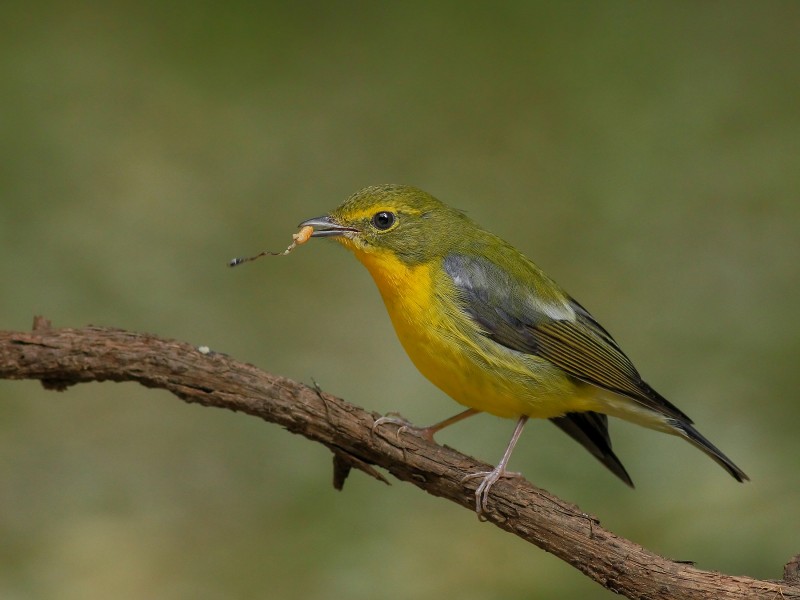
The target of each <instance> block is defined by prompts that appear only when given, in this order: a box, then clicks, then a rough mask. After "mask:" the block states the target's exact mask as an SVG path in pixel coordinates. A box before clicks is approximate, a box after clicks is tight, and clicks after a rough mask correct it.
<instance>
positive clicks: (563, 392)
mask: <svg viewBox="0 0 800 600" xmlns="http://www.w3.org/2000/svg"><path fill="white" fill-rule="evenodd" d="M300 227H304V228H306V229H304V230H303V231H309V230H308V229H307V228H308V227H311V228H313V232H312V233H311V237H312V238H331V239H332V240H335V241H337V242H338V243H339V244H341V245H342V246H344V247H345V248H347V249H348V250H350V251H351V252H352V253H353V254H354V255H355V257H356V258H357V259H358V260H359V261H360V262H361V263H362V264H363V265H364V266H365V267H366V268H367V270H368V271H369V273H370V275H371V276H372V278H373V280H374V282H375V284H376V285H377V287H378V290H379V292H380V295H381V297H382V299H383V302H384V304H385V306H386V310H387V312H388V314H389V318H390V319H391V322H392V324H393V326H394V329H395V332H396V333H397V337H398V338H399V340H400V343H401V345H402V346H403V348H404V350H405V352H406V353H407V354H408V356H409V358H410V359H411V361H412V362H413V364H414V365H415V366H416V368H417V369H418V370H419V371H420V373H422V375H424V376H425V377H426V378H427V379H428V380H430V381H431V382H432V383H433V384H434V385H435V386H437V387H438V388H439V389H441V390H442V391H443V392H444V393H445V394H447V395H448V396H450V397H451V398H452V399H453V400H455V401H456V402H457V403H459V404H461V405H463V406H464V407H466V410H463V411H462V412H460V413H458V414H457V415H455V416H453V417H451V418H449V419H445V420H444V421H441V422H439V423H436V424H435V425H431V426H428V427H412V426H411V425H410V424H409V423H407V422H405V421H404V420H402V419H396V418H394V417H383V418H381V419H378V420H377V421H376V423H375V426H376V427H377V426H380V425H384V424H386V423H398V424H401V425H402V426H403V428H404V429H408V428H412V429H414V430H416V431H417V432H418V433H419V434H421V435H423V436H424V437H426V438H428V439H430V440H433V435H434V434H435V433H437V432H438V431H440V430H441V429H443V428H444V427H447V426H449V425H452V424H454V423H456V422H459V421H461V420H463V419H465V418H467V417H471V416H474V415H476V414H479V413H489V414H492V415H495V416H497V417H502V418H507V419H516V426H515V428H514V432H513V435H512V437H511V440H510V441H509V443H508V446H507V448H506V450H505V452H504V454H503V456H502V458H501V459H500V461H499V462H498V463H497V466H496V467H495V468H494V469H492V470H491V471H480V472H477V473H474V474H470V475H468V476H467V477H465V478H464V479H465V481H466V480H467V479H470V478H479V479H480V480H481V481H480V483H479V485H478V486H477V488H476V490H475V510H476V512H477V513H478V516H479V517H482V516H485V515H486V514H488V512H489V510H490V509H489V498H490V491H491V489H492V487H493V486H494V485H495V483H496V482H498V481H499V480H501V479H502V478H505V477H512V476H516V475H518V474H517V473H511V472H509V471H508V470H507V467H508V463H509V460H510V458H511V454H512V452H513V450H514V446H515V445H516V443H517V440H518V439H519V437H520V435H521V433H522V430H523V427H524V426H525V424H526V422H527V421H528V419H531V418H538V419H548V420H550V421H551V422H552V423H554V424H555V425H556V426H557V427H558V428H560V429H561V430H562V431H563V432H565V433H566V434H567V435H569V436H570V437H571V438H573V439H574V440H575V441H577V442H578V443H580V444H581V445H582V446H583V447H584V448H586V449H587V450H588V451H589V452H590V453H591V454H592V455H593V456H594V457H595V458H596V459H597V460H599V461H600V463H602V464H603V465H604V466H605V467H607V468H608V469H609V470H610V471H611V472H612V473H613V474H614V475H616V476H617V477H618V478H619V479H621V480H622V481H623V482H624V483H625V484H627V485H628V486H630V487H633V482H632V480H631V478H630V476H629V475H628V473H627V471H626V470H625V467H624V466H623V465H622V462H621V461H620V460H619V458H618V457H617V456H616V454H615V453H614V451H613V449H612V444H611V438H610V435H609V429H608V417H609V416H611V417H615V418H619V419H623V420H625V421H629V422H632V423H636V424H637V425H641V426H644V427H647V428H649V429H653V430H656V431H661V432H664V433H668V434H672V435H675V436H677V437H680V438H683V439H684V440H686V441H688V442H689V443H690V444H692V445H693V446H695V447H696V448H698V449H700V450H701V451H703V452H704V453H705V454H707V455H708V456H709V457H711V458H712V459H713V460H714V461H716V462H717V464H719V465H720V466H721V467H722V468H723V469H725V470H726V471H727V472H728V473H729V474H730V475H731V476H732V477H733V478H734V479H736V480H737V481H739V482H744V481H747V480H749V478H748V476H747V475H746V474H745V473H744V472H743V471H742V470H741V469H740V468H739V467H737V466H736V465H735V464H734V463H733V461H731V460H730V459H729V458H728V457H727V456H726V455H725V454H723V453H722V451H720V450H719V449H718V448H717V447H716V446H714V445H713V444H712V443H711V442H710V441H708V440H707V439H706V438H705V437H704V436H703V435H702V434H700V432H699V431H697V429H696V428H695V427H694V425H693V422H692V420H691V419H690V418H689V417H688V416H687V415H686V414H685V413H684V412H682V411H681V410H680V409H679V408H677V407H676V406H675V405H674V404H672V403H671V402H669V401H668V400H667V399H666V398H664V397H663V396H662V395H661V394H659V393H658V392H656V391H655V390H654V389H653V388H652V387H651V386H650V385H649V384H647V383H646V382H645V381H644V380H643V379H642V377H641V375H640V374H639V371H637V369H636V367H634V365H633V363H632V362H631V360H630V359H629V358H628V356H627V355H626V354H625V353H624V352H623V351H622V349H621V348H620V346H619V345H618V344H617V342H616V341H615V340H614V338H613V337H612V336H611V334H610V333H609V332H608V330H606V329H605V328H604V327H603V326H602V325H601V324H600V323H599V322H598V321H597V320H596V319H595V318H594V317H593V316H592V315H591V313H590V312H589V311H588V310H587V309H586V308H584V307H583V305H581V304H579V303H578V302H577V301H576V300H575V299H574V298H572V297H571V296H570V295H569V294H568V293H567V292H565V291H564V290H563V289H562V288H561V287H560V286H559V285H558V284H557V283H556V282H555V281H553V280H552V279H551V278H550V277H549V276H548V275H546V274H545V273H544V272H543V271H542V270H541V269H540V268H539V267H538V266H536V264H534V263H533V262H532V261H531V260H530V259H528V258H527V257H526V256H525V255H523V254H522V253H521V252H520V251H519V250H517V249H516V248H514V247H513V246H512V245H511V244H509V243H508V242H506V241H504V240H503V239H501V238H500V237H498V236H496V235H494V234H493V233H490V232H489V231H487V230H485V229H483V228H482V227H480V226H479V225H478V224H477V223H475V222H474V221H473V220H472V219H470V218H469V217H468V216H467V215H466V214H465V213H464V212H463V211H460V210H457V209H454V208H451V207H450V206H448V205H447V204H445V203H443V202H441V201H439V200H438V199H436V198H434V197H433V196H432V195H430V194H428V193H426V192H424V191H422V190H421V189H418V188H416V187H413V186H409V185H396V184H390V185H378V186H371V187H367V188H364V189H362V190H360V191H358V192H356V193H355V194H353V195H352V196H350V197H349V198H347V199H346V200H345V201H344V202H343V203H342V204H341V205H340V206H339V207H338V208H336V209H334V210H333V211H332V212H330V213H329V214H327V215H324V216H321V217H315V218H312V219H308V220H306V221H304V222H302V223H301V224H300Z"/></svg>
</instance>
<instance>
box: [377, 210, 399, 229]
mask: <svg viewBox="0 0 800 600" xmlns="http://www.w3.org/2000/svg"><path fill="white" fill-rule="evenodd" d="M372 224H373V225H375V227H377V228H378V229H389V227H391V226H392V224H394V213H390V212H387V211H385V210H382V211H381V212H379V213H375V216H373V217H372Z"/></svg>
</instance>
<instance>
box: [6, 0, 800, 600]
mask: <svg viewBox="0 0 800 600" xmlns="http://www.w3.org/2000/svg"><path fill="white" fill-rule="evenodd" d="M0 12H1V13H2V15H0V16H1V17H2V18H0V49H1V50H2V51H1V52H0V109H1V110H0V194H1V196H0V250H1V252H2V258H0V279H1V280H2V294H0V316H1V317H2V320H1V321H0V328H3V329H18V330H24V329H29V328H30V326H31V321H32V317H33V315H34V314H42V315H45V316H47V317H48V318H50V319H51V320H52V321H53V324H54V325H55V326H82V325H85V324H89V323H92V324H97V325H108V326H116V327H124V328H129V329H133V330H137V331H146V332H152V333H156V334H158V335H161V336H165V337H174V338H178V339H181V340H186V341H189V342H191V343H194V344H197V345H208V346H210V347H211V348H213V349H214V350H217V351H220V352H226V353H228V354H230V355H232V356H233V357H236V358H238V359H241V360H244V361H249V362H252V363H254V364H256V365H258V366H260V367H262V368H263V369H265V370H267V371H270V372H273V373H278V374H282V375H286V376H289V377H293V378H296V379H299V380H302V381H305V382H310V381H311V379H312V378H314V379H315V380H316V381H317V382H319V384H320V385H321V386H322V387H323V388H324V389H325V390H326V391H329V392H331V393H333V394H336V395H339V396H342V397H344V398H346V399H347V400H349V401H351V402H354V403H356V404H359V405H361V406H364V407H367V408H369V409H372V410H377V411H380V412H387V411H392V410H399V411H401V412H402V413H403V414H404V415H406V416H407V417H409V418H410V419H412V420H413V421H415V422H417V423H420V424H427V423H430V422H433V421H436V420H438V419H440V418H444V417H446V416H450V415H451V414H454V413H455V412H456V411H457V410H458V407H457V406H456V405H455V404H454V403H452V402H451V401H450V400H448V399H447V398H445V397H444V396H443V395H442V394H441V393H439V392H438V391H437V390H436V389H434V388H433V387H432V386H431V385H430V384H429V383H428V382H427V381H425V380H424V379H423V378H422V377H421V376H420V375H419V374H418V373H417V372H416V371H415V369H414V368H413V366H412V365H411V364H410V362H409V360H408V359H407V358H406V357H405V355H404V353H403V351H402V349H401V348H400V346H399V344H398V343H397V341H396V339H395V336H394V333H393V332H392V330H391V326H390V324H389V321H388V318H387V317H386V315H385V314H384V310H383V307H382V305H381V302H380V299H379V296H378V294H377V291H376V290H375V289H374V286H373V284H372V282H371V281H370V280H369V276H368V274H367V273H366V271H365V270H364V269H363V268H362V267H361V266H360V265H358V264H357V263H356V261H355V260H353V258H352V257H351V256H349V255H348V254H347V253H346V252H344V251H343V250H341V249H340V248H338V247H336V245H335V244H332V243H329V242H324V241H320V242H317V241H315V242H313V243H311V244H309V245H307V246H304V247H302V248H300V249H299V250H298V251H297V252H295V253H294V254H292V256H290V257H288V258H281V259H273V260H267V259H264V260H262V261H260V262H258V263H255V264H252V265H247V266H245V267H241V268H239V269H236V270H230V269H227V268H226V266H225V264H226V261H227V260H228V259H230V258H231V257H233V256H241V255H247V254H252V253H255V252H257V251H259V250H262V249H264V248H270V249H282V248H283V247H285V246H286V244H287V243H288V241H289V239H290V234H291V233H293V232H294V231H295V225H296V224H297V223H298V222H299V221H301V220H303V219H306V218H309V217H313V216H317V215H319V214H322V213H324V212H326V211H327V210H329V209H331V208H333V207H334V206H335V205H337V204H338V203H339V202H340V201H342V200H343V199H344V198H345V197H346V196H348V195H349V194H350V193H352V192H354V191H356V190H357V189H359V188H361V187H363V186H365V185H370V184H377V183H389V182H392V183H410V184H414V185H417V186H419V187H422V188H424V189H425V190H427V191H430V192H431V193H433V194H434V195H436V196H438V197H439V198H441V199H442V200H444V201H446V202H448V203H450V204H453V205H455V206H457V207H460V208H463V209H465V210H467V211H468V212H469V214H470V215H471V216H472V217H473V218H475V219H476V220H477V221H478V222H480V223H482V224H483V225H485V226H486V227H487V228H489V229H491V230H493V231H495V232H497V233H498V234H500V235H501V236H503V237H505V238H506V239H508V240H509V241H511V242H512V243H514V244H515V245H516V246H518V247H519V248H520V249H522V250H523V251H524V252H525V253H526V254H528V255H529V256H531V257H533V258H534V259H535V260H536V261H537V262H538V263H539V264H540V265H541V266H542V267H543V268H545V269H546V270H547V271H548V272H549V273H550V274H552V275H553V276H554V277H555V278H556V279H557V280H558V281H559V282H560V283H561V284H562V285H563V286H564V287H565V288H566V289H567V290H569V291H570V292H571V293H572V294H573V295H574V296H576V297H577V298H578V299H579V300H580V301H581V302H582V303H583V304H584V305H586V306H588V307H589V308H590V309H591V310H592V312H593V313H594V314H595V316H597V317H598V318H599V319H600V321H601V322H602V323H604V324H605V326H606V327H607V328H608V329H610V330H611V331H612V332H613V333H614V335H615V337H616V338H617V339H618V341H620V342H621V344H622V345H623V347H624V348H625V349H626V350H627V352H628V353H629V354H630V355H631V357H632V358H633V359H634V361H635V362H636V364H637V365H638V366H639V368H640V370H641V371H642V373H643V374H644V375H645V376H646V378H647V379H648V381H650V382H651V383H652V384H653V385H654V386H655V387H656V388H657V389H658V390H660V391H661V392H662V393H663V394H664V395H666V396H667V397H668V398H670V399H671V400H672V401H673V402H675V403H676V404H677V405H678V406H680V407H681V408H682V409H683V410H685V411H687V412H688V413H689V414H690V415H691V416H692V417H693V418H694V419H695V420H696V422H697V423H698V426H699V428H700V430H701V431H703V432H704V433H705V434H706V435H707V436H708V437H709V438H711V439H712V440H713V441H714V442H715V443H717V444H718V445H719V446H720V447H721V448H722V449H724V450H725V452H727V453H728V454H729V455H730V456H731V457H732V458H733V459H734V460H735V461H736V462H737V463H739V464H740V465H741V467H742V468H743V469H744V470H745V471H746V472H748V473H749V474H750V476H751V477H752V480H753V482H752V483H751V484H748V485H738V484H736V483H735V482H734V481H733V480H731V479H730V477H728V476H727V475H726V474H725V473H724V472H723V471H722V470H721V469H720V468H719V467H717V466H716V465H715V464H713V463H712V462H711V461H710V460H708V459H707V458H706V457H704V456H703V455H702V454H700V453H699V452H697V451H696V450H694V449H693V448H691V447H690V446H689V445H688V444H685V443H683V442H680V441H679V440H676V439H674V438H670V437H668V436H664V435H660V434H656V433H653V432H649V431H646V430H643V429H639V428H636V427H633V426H629V425H627V424H624V423H619V422H614V423H612V431H613V434H614V438H615V442H616V443H615V448H616V449H617V451H618V454H619V455H620V457H621V458H622V460H623V461H624V462H625V464H626V465H627V467H628V469H629V471H630V473H631V475H632V476H633V478H634V480H635V481H636V484H637V487H638V489H637V490H636V491H630V490H628V489H627V488H625V487H624V486H623V485H622V484H620V483H619V482H618V481H617V480H616V479H615V478H613V477H612V476H611V475H609V473H607V472H606V471H605V470H604V469H602V468H601V467H599V466H598V465H597V464H596V462H595V461H594V460H593V459H592V458H591V457H590V456H589V455H588V454H587V453H586V452H585V451H584V450H582V449H581V448H579V447H578V446H577V445H576V444H575V443H574V442H572V441H570V440H569V439H568V438H567V437H566V436H564V435H563V434H561V433H560V432H558V431H557V430H556V428H554V427H552V426H551V425H550V424H547V423H541V422H537V423H534V424H532V425H531V426H529V428H528V430H527V431H526V433H525V435H524V437H523V439H522V441H521V443H520V446H519V448H518V450H517V452H516V454H515V457H514V461H513V465H512V466H513V467H514V468H515V469H518V470H522V471H523V472H524V473H525V475H526V476H527V477H528V478H529V479H530V480H532V481H534V482H536V483H537V484H538V485H541V486H543V487H544V488H546V489H548V490H551V491H553V492H555V493H556V494H558V495H559V496H561V497H563V498H565V499H567V500H569V501H572V502H575V503H577V504H578V505H579V506H580V507H581V508H582V509H583V510H586V511H587V512H590V513H593V514H595V515H597V516H598V517H599V518H600V519H601V521H602V523H603V524H604V525H606V526H608V527H610V528H611V529H612V530H614V531H615V532H617V533H619V534H621V535H623V536H626V537H629V538H631V539H633V540H635V541H636V542H638V543H640V544H642V545H644V546H646V547H648V548H650V549H652V550H654V551H656V552H659V553H662V554H664V555H666V556H669V557H673V558H676V559H684V560H694V561H697V563H698V565H699V566H700V567H703V568H708V569H717V570H721V571H725V572H729V573H737V574H747V575H752V576H755V577H761V578H778V577H780V576H781V574H782V573H781V569H782V565H783V564H784V562H785V561H786V560H787V559H788V558H789V557H790V555H792V554H793V553H796V552H798V551H800V543H798V540H799V539H800V536H798V528H797V507H798V505H800V477H799V476H798V472H800V471H798V469H800V441H798V435H797V431H798V427H797V425H798V422H800V406H799V405H798V402H797V394H798V392H797V390H798V388H800V369H798V358H799V357H800V319H798V315H797V307H798V304H800V285H798V281H799V280H800V268H799V267H798V259H799V258H800V234H798V231H799V230H800V198H799V197H798V196H799V194H798V190H800V161H799V160H798V140H800V108H799V107H800V93H799V91H800V36H798V30H800V29H799V27H800V4H798V3H797V2H793V1H791V2H704V3H688V2H678V3H659V2H657V3H635V4H634V3H626V2H605V3H581V2H565V3H534V2H505V3H498V4H492V5H491V6H490V4H489V3H462V2H437V3H417V2H407V3H393V4H390V3H378V2H345V3H341V2H334V3H320V2H317V3H293V4H290V3H285V4H277V3H270V4H257V3H250V2H239V1H232V2H226V3H221V2H220V3H212V2H173V3H162V2H147V1H145V2H141V1H140V2H132V1H124V0H122V1H119V2H105V3H96V4H92V3H85V4H84V3H72V2H61V3H57V2H46V1H44V2H35V3H22V2H16V1H12V2H5V3H4V5H3V8H2V9H0ZM0 400H2V402H0V597H2V598H3V599H6V600H7V599H20V600H22V599H29V598H44V599H50V598H53V599H56V598H57V599H66V600H71V599H95V598H97V599H106V598H115V599H121V600H127V599H131V600H133V599H136V600H138V599H141V598H165V599H173V598H196V599H200V600H206V599H209V600H210V599H226V598H286V599H326V598H334V597H335V598H351V599H355V600H359V599H371V598H387V599H401V598H402V599H406V598H420V599H429V598H430V599H435V598H441V597H444V596H447V597H458V598H460V599H463V600H470V599H479V598H552V597H558V598H611V597H615V596H612V594H611V593H610V592H606V591H604V590H603V589H601V588H600V587H599V586H597V585H596V584H594V583H592V582H590V581H589V580H588V579H586V578H584V577H583V576H582V575H580V574H579V573H577V572H576V571H574V570H573V569H571V568H570V567H567V566H566V565H564V564H563V563H561V562H560V561H559V560H557V559H555V558H553V557H552V556H550V555H548V554H546V553H545V552H543V551H541V550H539V549H537V548H535V547H532V546H529V545H527V544H525V543H523V542H521V541H520V540H518V539H516V538H513V537H512V536H510V535H508V534H505V533H502V532H501V531H499V530H497V529H496V528H494V527H492V526H490V525H486V524H480V523H479V522H478V521H477V519H476V518H475V516H474V515H473V514H470V513H469V512H467V511H465V510H461V509H458V508H456V507H454V506H453V505H451V504H449V503H446V502H443V501H441V500H438V499H435V498H433V497H429V496H426V495H425V494H421V493H420V492H419V491H418V490H416V489H415V488H412V487H411V486H408V485H405V484H401V483H398V482H395V485H393V486H392V487H386V486H383V485H380V484H378V483H376V482H375V481H372V480H368V479H367V478H366V477H364V476H362V475H361V474H358V473H356V474H354V475H353V476H352V477H351V478H350V480H349V481H348V483H347V486H346V487H345V489H344V491H343V492H342V493H338V492H335V491H334V490H333V488H332V486H331V483H330V482H331V456H330V454H329V453H328V451H327V450H325V449H323V448H322V447H320V446H317V445H314V444H311V443H309V442H307V441H305V440H303V439H301V438H299V437H296V436H292V435H290V434H288V433H287V432H285V431H283V430H281V429H279V428H278V427H275V426H272V425H269V424H265V423H262V422H259V421H257V420H256V419H254V418H251V417H247V416H243V415H237V414H232V413H227V412H224V411H218V410H206V409H202V408H199V407H197V406H188V405H185V404H183V403H182V402H180V401H178V400H177V399H175V398H173V397H172V396H170V395H169V394H167V393H165V392H160V391H152V390H145V389H143V388H140V387H138V386H136V385H134V384H111V383H107V384H92V385H82V386H78V387H75V388H72V389H70V390H69V391H68V392H66V393H64V394H56V393H53V392H45V391H44V390H43V389H42V388H41V387H40V386H39V385H38V384H36V383H33V382H7V381H3V382H0ZM512 427H513V424H512V423H511V422H510V421H502V420H499V419H495V418H493V417H489V416H482V417H478V418H475V419H471V420H470V421H467V422H465V423H464V424H462V425H458V426H456V427H453V428H452V429H451V430H448V431H446V432H445V433H443V434H442V435H441V436H440V441H441V442H445V443H448V444H450V445H452V446H455V447H457V448H459V449H461V450H463V451H464V452H467V453H469V454H472V455H475V456H478V457H480V458H482V459H485V460H487V461H490V462H495V461H496V460H497V458H498V457H499V456H500V454H501V453H502V450H503V448H504V447H505V444H506V442H507V440H508V437H509V435H510V432H511V429H512Z"/></svg>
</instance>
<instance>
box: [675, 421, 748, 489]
mask: <svg viewBox="0 0 800 600" xmlns="http://www.w3.org/2000/svg"><path fill="white" fill-rule="evenodd" d="M669 423H670V425H672V426H673V427H675V429H677V430H678V434H679V435H681V436H683V437H685V438H686V439H687V440H689V441H690V442H691V443H692V444H693V445H695V446H697V447H698V448H700V450H702V451H703V452H705V453H706V454H708V455H709V456H710V457H711V458H713V459H714V461H715V462H716V463H717V464H718V465H719V466H720V467H722V468H723V469H725V470H726V471H727V472H728V473H730V474H731V476H732V477H733V478H734V479H735V480H736V481H740V482H744V481H750V478H749V477H748V476H747V475H746V474H745V472H744V471H742V470H741V469H740V468H739V467H737V466H736V465H735V464H733V461H732V460H731V459H730V458H728V457H727V456H725V455H724V454H723V453H722V451H721V450H720V449H719V448H717V447H716V446H715V445H714V444H712V443H711V442H709V441H708V440H707V439H706V438H704V437H703V436H702V434H701V433H700V432H699V431H697V429H695V428H694V427H693V426H692V425H691V424H689V423H686V422H681V421H678V420H675V419H670V420H669Z"/></svg>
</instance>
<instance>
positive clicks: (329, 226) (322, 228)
mask: <svg viewBox="0 0 800 600" xmlns="http://www.w3.org/2000/svg"><path fill="white" fill-rule="evenodd" d="M308 226H311V227H313V228H314V232H313V233H312V234H311V237H335V236H337V235H345V234H347V233H348V232H357V231H358V229H354V228H353V227H346V226H345V225H339V224H338V223H336V222H335V221H333V220H332V219H331V218H330V217H328V216H324V217H314V218H313V219H309V220H308V221H303V222H302V223H300V225H298V227H308Z"/></svg>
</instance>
